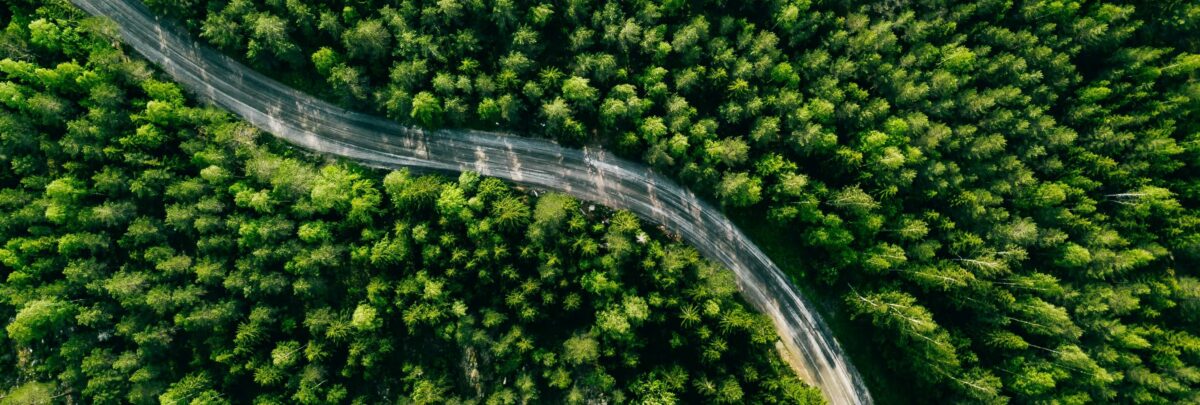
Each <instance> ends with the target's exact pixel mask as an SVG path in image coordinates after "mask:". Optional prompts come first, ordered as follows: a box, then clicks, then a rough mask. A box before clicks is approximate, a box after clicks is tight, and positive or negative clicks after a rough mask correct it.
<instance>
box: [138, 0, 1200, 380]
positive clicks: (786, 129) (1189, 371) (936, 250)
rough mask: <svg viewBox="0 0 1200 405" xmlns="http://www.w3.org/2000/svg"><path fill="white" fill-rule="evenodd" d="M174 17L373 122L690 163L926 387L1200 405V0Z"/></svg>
mask: <svg viewBox="0 0 1200 405" xmlns="http://www.w3.org/2000/svg"><path fill="white" fill-rule="evenodd" d="M148 3H149V4H150V5H151V6H152V7H153V8H155V9H156V10H159V11H160V12H161V13H162V14H163V15H164V16H167V17H171V18H173V19H175V20H177V21H179V22H180V23H181V24H183V25H184V26H186V27H187V28H188V29H190V30H191V31H192V32H193V33H194V34H195V35H197V36H198V37H199V38H201V39H203V40H206V41H208V42H209V43H211V44H213V45H215V46H216V47H218V48H220V49H223V50H225V51H227V52H228V53H230V54H232V55H234V56H236V57H239V58H242V59H243V60H246V61H247V62H248V63H250V64H251V65H253V66H256V67H257V68H259V69H261V70H263V71H265V72H286V73H280V74H278V75H276V76H278V77H280V78H282V79H283V80H285V81H288V82H290V83H293V84H296V85H297V86H299V87H303V88H305V89H306V90H308V91H311V92H313V93H316V94H319V95H322V96H324V97H326V98H329V99H332V100H335V101H338V102H340V103H342V104H344V105H346V106H349V107H352V108H356V109H362V110H367V111H374V112H376V113H378V114H380V115H386V116H388V117H391V118H393V119H395V120H398V121H400V122H404V123H408V124H412V125H419V126H424V127H437V126H449V127H472V128H485V129H501V130H507V131H512V132H514V133H517V134H521V135H526V136H541V137H548V138H552V139H556V140H558V141H560V142H563V143H566V144H573V145H578V144H584V143H600V144H603V145H605V146H606V147H609V148H611V149H613V150H616V151H618V152H620V153H622V154H624V155H625V156H629V157H632V158H640V159H641V160H643V161H645V162H647V163H648V164H650V165H652V166H654V167H656V168H658V169H659V170H662V171H663V172H666V173H669V174H671V175H672V176H674V177H675V178H677V179H679V180H680V181H681V182H683V183H685V184H687V185H689V186H690V187H693V188H694V189H696V190H697V191H700V192H703V193H706V195H708V196H709V197H710V198H711V199H712V200H714V201H717V202H719V203H721V204H722V205H723V206H724V207H725V208H726V209H727V210H728V211H729V212H730V213H732V214H734V215H735V216H738V217H741V218H745V219H744V221H743V223H744V224H746V225H747V227H748V228H754V229H763V230H764V231H762V232H757V233H756V234H760V235H779V236H780V238H779V239H778V240H769V241H760V243H762V244H764V245H765V246H773V248H772V250H774V251H785V252H789V253H792V254H789V255H788V257H793V258H795V261H796V262H789V263H783V264H782V265H783V266H784V267H785V268H788V269H790V271H791V272H792V274H793V276H795V277H796V278H797V279H802V280H803V282H804V283H805V284H806V285H807V286H808V287H809V288H810V289H815V290H820V291H822V293H823V294H824V295H826V296H829V297H832V298H833V300H835V301H837V302H838V303H839V304H838V305H836V308H835V309H834V315H835V316H834V317H835V318H847V317H852V318H853V319H854V321H853V324H852V325H850V326H849V327H851V328H853V330H856V331H862V333H865V334H866V335H868V336H870V337H871V338H870V339H872V344H870V345H860V346H863V347H869V346H873V348H871V349H869V350H870V352H869V353H866V354H861V353H860V354H856V360H862V359H868V361H869V360H870V359H882V360H877V361H875V362H873V363H871V364H863V363H861V362H860V364H859V365H860V368H863V367H871V368H878V369H885V370H886V371H882V374H883V377H882V378H876V381H878V380H879V379H887V380H889V381H891V382H892V384H894V386H899V387H911V389H906V390H905V394H907V395H911V396H914V397H917V398H924V399H926V400H935V399H936V400H937V401H938V402H954V401H966V402H985V403H1002V402H1006V401H1013V402H1021V403H1029V402H1058V403H1089V402H1128V403H1181V402H1197V401H1200V397H1198V396H1197V395H1200V369H1198V368H1197V367H1198V366H1200V338H1198V337H1197V333H1196V332H1195V331H1196V330H1200V312H1198V311H1200V280H1198V279H1197V277H1198V275H1197V271H1196V269H1197V268H1198V267H1200V232H1198V228H1197V227H1198V226H1200V216H1198V214H1197V212H1200V170H1198V168H1200V83H1198V82H1197V75H1198V74H1200V73H1198V72H1197V69H1200V55H1197V52H1200V36H1197V34H1196V33H1197V32H1200V5H1197V4H1196V3H1195V2H1187V1H1144V2H1143V1H1113V2H1096V1H1076V0H1066V1H1047V0H1030V1H1009V0H981V1H936V0H929V1H911V2H910V1H850V0H845V1H823V0H814V1H809V0H799V1H794V0H777V1H670V0H667V1H653V0H648V1H631V2H616V1H602V2H595V1H556V2H548V1H547V2H537V1H513V0H497V1H482V0H439V1H374V0H354V1H344V0H325V1H315V2H305V1H295V0H149V1H148ZM777 257H778V256H777ZM777 260H778V259H777ZM839 322H841V321H840V320H839ZM855 339H857V338H855ZM867 371H868V373H875V372H876V370H867Z"/></svg>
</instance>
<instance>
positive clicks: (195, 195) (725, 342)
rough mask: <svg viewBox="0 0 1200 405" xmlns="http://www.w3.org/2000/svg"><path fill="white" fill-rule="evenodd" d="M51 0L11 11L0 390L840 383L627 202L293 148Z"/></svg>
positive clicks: (517, 394)
mask: <svg viewBox="0 0 1200 405" xmlns="http://www.w3.org/2000/svg"><path fill="white" fill-rule="evenodd" d="M39 3H42V2H41V1H24V0H13V1H7V2H5V6H4V9H3V11H2V12H0V26H3V29H4V30H3V33H2V34H0V166H2V167H3V169H0V324H3V326H4V327H3V328H0V403H3V404H9V403H12V404H28V403H50V402H58V403H155V402H161V403H169V404H186V403H191V404H213V403H258V404H271V403H280V404H282V403H357V404H368V403H394V402H401V403H431V402H460V403H488V404H511V403H531V402H532V403H542V402H545V403H594V402H605V401H607V402H616V403H626V402H635V401H636V402H649V403H663V404H666V403H676V402H682V403H699V402H716V403H743V402H754V403H820V402H822V399H821V396H820V393H819V392H817V391H816V390H814V389H813V388H810V387H807V386H805V385H804V384H803V383H801V382H800V381H799V380H798V379H797V378H796V377H795V376H794V374H793V372H792V370H791V369H790V368H788V367H787V366H785V365H783V364H782V362H781V360H780V357H779V355H778V354H777V352H776V350H777V349H776V346H775V343H776V340H777V337H776V335H775V332H774V329H773V328H772V325H771V323H770V321H768V320H767V319H766V318H764V317H762V316H760V315H758V314H754V313H752V312H751V310H750V308H749V307H747V306H746V305H745V304H743V303H742V302H741V301H740V300H739V298H738V296H737V289H736V287H735V285H734V283H733V279H732V273H730V272H729V271H728V270H725V269H722V268H720V267H718V266H716V265H714V264H712V263H710V262H707V261H704V260H702V259H701V258H700V257H698V254H697V253H696V252H695V251H694V250H692V249H691V248H689V247H686V246H683V245H681V244H679V243H678V242H673V241H671V240H670V239H669V238H667V237H665V235H663V234H662V233H661V232H659V231H657V230H655V229H652V228H649V227H646V226H644V225H643V224H641V223H639V221H638V219H637V218H635V217H634V216H633V215H631V214H630V213H628V212H612V211H609V210H607V209H605V208H603V207H596V206H593V205H590V204H587V203H581V202H579V201H577V200H574V199H572V198H570V197H568V196H565V195H561V194H540V195H539V194H529V193H526V192H524V191H522V190H517V189H514V188H512V187H511V186H508V185H506V184H504V183H503V182H501V181H499V180H496V179H493V178H481V177H479V176H478V175H474V174H471V173H466V174H462V175H461V176H459V177H458V178H457V179H452V178H446V177H439V176H433V175H425V176H421V175H417V174H413V173H409V172H406V171H399V172H390V173H380V172H378V171H372V170H370V169H365V168H362V167H359V166H356V165H354V164H352V163H346V162H337V161H327V160H323V159H321V158H319V157H316V156H311V155H306V154H304V153H302V152H299V151H296V150H293V149H289V148H287V147H286V146H284V145H279V144H278V143H277V142H272V141H271V140H270V137H269V136H266V135H263V134H260V133H258V132H257V131H255V130H254V129H252V128H251V127H250V126H249V125H248V124H245V123H240V122H237V121H235V120H233V119H232V118H231V117H229V116H228V114H226V113H224V112H221V111H217V110H214V109H212V108H206V107H200V106H197V105H196V104H195V103H194V102H192V101H191V100H190V99H189V97H188V96H187V95H186V94H184V92H183V91H181V89H180V88H179V87H178V86H176V85H175V84H172V83H170V82H166V81H163V80H161V79H160V76H159V75H157V74H155V73H154V71H153V68H152V67H150V66H148V65H147V64H146V63H145V62H143V61H140V60H138V59H137V58H136V57H133V56H131V55H128V54H125V53H124V52H123V51H122V50H121V48H120V47H119V46H115V45H116V42H117V41H118V38H117V37H116V35H115V32H116V31H115V27H113V26H112V25H111V24H110V23H106V22H103V21H100V20H96V19H85V18H83V15H82V12H80V11H78V10H76V9H74V8H71V7H70V6H68V5H66V4H65V3H59V2H50V3H49V4H39Z"/></svg>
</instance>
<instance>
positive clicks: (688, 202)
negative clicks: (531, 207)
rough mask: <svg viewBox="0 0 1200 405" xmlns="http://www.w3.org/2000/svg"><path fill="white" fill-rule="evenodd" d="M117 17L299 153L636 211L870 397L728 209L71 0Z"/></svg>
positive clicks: (805, 375)
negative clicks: (389, 108)
mask: <svg viewBox="0 0 1200 405" xmlns="http://www.w3.org/2000/svg"><path fill="white" fill-rule="evenodd" d="M71 1H72V2H73V3H75V5H77V6H78V7H80V8H82V9H83V10H84V11H86V12H88V13H90V14H93V15H97V16H103V17H107V18H110V19H112V20H113V21H115V22H116V24H117V25H118V26H119V27H120V31H121V35H122V37H123V39H124V41H125V43H126V44H127V45H128V46H129V47H131V48H132V49H134V50H136V51H137V52H138V53H140V54H142V55H143V56H145V57H146V59H148V60H149V61H150V62H152V63H154V64H156V65H158V66H159V67H161V68H162V70H163V71H165V72H166V73H167V74H168V75H170V76H171V77H172V78H173V79H175V80H176V81H177V82H179V83H180V84H181V85H183V86H184V87H186V88H187V89H189V90H190V91H192V92H194V93H196V94H198V95H200V96H202V97H204V98H207V99H208V100H210V101H211V102H213V103H215V104H217V105H219V106H221V107H224V108H226V109H228V110H229V111H231V112H233V113H235V114H237V115H238V116H240V117H241V118H243V119H245V120H246V121H248V122H250V123H251V124H253V125H254V126H256V127H258V128H259V129H261V130H263V131H266V132H269V133H271V134H274V135H275V136H277V137H280V138H283V139H285V140H287V141H288V142H291V143H293V144H295V145H297V146H300V147H302V148H305V149H309V150H313V151H316V152H321V153H327V154H331V155H336V156H341V157H346V158H350V159H354V160H356V161H359V162H362V163H363V164H366V165H369V166H375V167H382V168H401V167H410V168H420V169H427V170H428V169H432V170H439V171H475V172H478V173H480V174H482V175H485V176H493V177H498V178H502V179H507V180H511V181H513V182H516V183H521V184H526V185H529V186H533V187H538V188H545V189H550V190H558V191H561V192H564V193H568V194H571V195H573V196H575V197H577V198H580V199H583V200H589V201H594V202H597V203H599V204H602V205H606V206H609V207H613V208H620V209H626V210H630V211H632V212H634V213H636V214H638V215H639V216H641V217H643V218H645V219H647V220H649V221H652V222H655V223H658V224H661V225H663V226H665V227H666V228H667V229H669V230H671V231H673V232H676V233H678V234H679V235H681V236H682V237H683V239H684V240H686V241H687V242H688V243H690V244H691V245H692V246H695V247H696V249H697V250H699V251H700V252H701V253H702V254H703V255H704V256H706V257H708V258H709V259H711V260H715V261H717V262H719V263H721V264H723V265H725V266H726V267H728V268H729V269H731V270H733V272H734V273H735V275H736V279H737V281H738V285H739V287H740V289H741V291H742V294H743V295H744V297H745V299H746V300H747V301H748V302H750V303H751V304H752V305H754V306H755V307H756V308H758V309H759V310H760V311H762V312H763V313H764V314H766V315H767V316H769V317H770V318H771V320H772V321H773V322H774V324H775V327H776V329H777V331H778V333H779V336H780V338H781V342H782V344H783V348H784V349H785V353H784V357H785V359H787V360H788V362H789V363H790V364H791V365H792V367H793V368H795V369H796V370H797V372H798V373H799V375H800V377H801V378H802V379H803V380H804V381H806V382H808V383H810V384H813V385H815V386H817V387H818V388H820V389H821V391H822V392H823V393H824V394H825V397H826V398H827V399H828V400H829V402H830V403H833V404H870V403H871V402H872V401H871V396H870V394H869V393H868V392H867V388H866V386H865V385H864V383H863V381H862V377H861V376H860V375H859V374H858V372H857V371H856V370H855V369H854V367H853V366H852V365H851V364H850V363H848V362H847V361H846V356H845V354H844V353H843V351H842V348H841V346H839V345H838V343H837V341H836V340H834V338H833V335H832V333H831V332H830V330H829V328H828V327H827V326H826V324H825V322H824V321H823V320H822V319H821V317H820V316H819V315H818V314H817V313H816V312H815V310H814V309H813V307H812V305H810V304H809V303H808V302H807V301H806V300H805V299H804V298H803V297H801V296H800V294H799V293H798V291H797V290H796V289H795V287H793V286H792V284H791V283H790V282H789V281H788V279H787V278H786V277H784V274H783V272H781V271H780V270H779V268H778V267H777V266H775V264H774V263H772V262H771V260H770V258H768V257H767V256H766V255H765V254H764V253H763V252H762V251H761V250H759V248H758V247H757V246H755V245H754V243H753V242H751V241H750V239H749V238H747V237H746V235H745V234H743V233H742V232H741V231H740V230H739V229H738V228H737V227H736V226H734V224H733V223H732V222H731V221H730V220H729V219H728V218H726V217H725V216H724V215H723V214H721V211H720V210H718V209H716V208H715V207H713V206H711V205H709V204H707V203H705V202H704V201H702V200H701V199H699V198H697V197H696V196H695V195H693V194H692V193H691V192H690V191H688V190H687V189H685V188H683V187H680V186H679V185H678V184H676V183H675V182H674V181H671V180H670V179H668V178H666V177H664V176H662V175H660V174H658V173H655V172H653V171H652V170H650V169H649V168H647V167H646V166H644V165H641V164H638V163H634V162H631V161H628V160H624V159H619V158H617V157H614V156H611V155H609V154H607V153H606V152H605V151H603V150H596V149H588V148H584V149H571V148H564V147H561V146H559V145H557V144H555V143H553V142H549V141H546V140H540V139H531V138H522V137H516V136H509V135H506V134H501V133H493V132H481V131H469V130H439V131H424V130H421V129H416V128H409V127H405V126H401V125H399V124H397V123H394V122H391V121H389V120H385V119H382V118H378V117H374V116H370V115H366V114H362V113H357V112H354V111H348V110H346V109H343V108H341V107H337V106H335V105H332V104H329V103H327V102H324V101H320V100H317V99H316V98H314V97H312V96H309V95H307V94H304V93H301V92H299V91H297V90H295V89H292V88H290V87H288V86H285V85H283V84H282V83H279V82H276V81H274V80H272V79H270V78H267V77H266V76H263V75H262V74H259V73H257V72H254V71H253V70H251V69H249V68H247V67H245V66H243V65H241V64H240V63H238V62H237V61H235V60H233V59H231V58H228V57H226V56H224V55H222V54H220V53H219V52H217V51H215V50H213V49H211V48H208V47H206V46H203V45H201V44H199V43H197V42H195V41H194V40H192V39H190V38H189V37H188V36H187V35H186V34H184V33H182V32H181V31H177V30H175V29H174V28H171V27H168V26H165V25H164V24H162V23H160V22H159V21H158V20H157V18H156V17H154V16H153V15H152V14H151V13H150V12H149V11H148V10H147V9H146V8H145V6H143V5H142V4H141V3H140V2H138V1H137V0H71Z"/></svg>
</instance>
